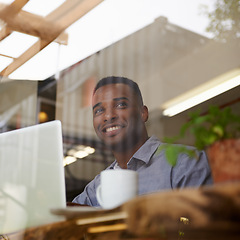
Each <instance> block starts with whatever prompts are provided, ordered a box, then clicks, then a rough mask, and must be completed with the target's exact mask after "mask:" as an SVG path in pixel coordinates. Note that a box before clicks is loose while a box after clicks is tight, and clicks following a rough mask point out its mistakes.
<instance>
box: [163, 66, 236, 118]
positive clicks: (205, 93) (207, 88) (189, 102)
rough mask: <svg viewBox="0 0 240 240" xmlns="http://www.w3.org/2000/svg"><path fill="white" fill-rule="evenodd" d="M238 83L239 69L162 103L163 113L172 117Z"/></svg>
mask: <svg viewBox="0 0 240 240" xmlns="http://www.w3.org/2000/svg"><path fill="white" fill-rule="evenodd" d="M233 76H234V77H233ZM226 78H227V80H226ZM238 85H240V69H237V70H234V71H232V72H230V73H227V74H224V75H222V76H220V77H219V78H217V79H214V80H212V81H210V82H209V83H207V84H204V85H202V86H200V87H198V88H195V89H193V90H191V91H189V92H187V93H186V94H184V95H182V96H180V97H178V98H175V99H173V100H171V101H169V102H167V103H165V104H163V105H162V108H163V109H164V110H163V115H164V116H169V117H172V116H174V115H176V114H178V113H180V112H183V111H185V110H187V109H189V108H191V107H193V106H196V105H198V104H200V103H202V102H204V101H207V100H209V99H211V98H213V97H215V96H217V95H220V94H221V93H223V92H226V91H228V90H230V89H232V88H234V87H236V86H238Z"/></svg>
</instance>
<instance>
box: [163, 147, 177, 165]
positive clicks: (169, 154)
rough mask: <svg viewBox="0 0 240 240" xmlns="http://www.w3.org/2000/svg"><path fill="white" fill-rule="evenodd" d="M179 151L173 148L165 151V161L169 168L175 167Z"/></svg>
mask: <svg viewBox="0 0 240 240" xmlns="http://www.w3.org/2000/svg"><path fill="white" fill-rule="evenodd" d="M178 154H179V151H178V149H177V148H174V147H168V148H167V149H166V150H165V155H166V159H167V161H168V162H169V164H170V165H171V166H175V165H176V163H177V158H178Z"/></svg>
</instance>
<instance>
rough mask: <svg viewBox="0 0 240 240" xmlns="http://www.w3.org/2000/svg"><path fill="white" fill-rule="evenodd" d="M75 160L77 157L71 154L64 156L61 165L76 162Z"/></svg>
mask: <svg viewBox="0 0 240 240" xmlns="http://www.w3.org/2000/svg"><path fill="white" fill-rule="evenodd" d="M76 161H77V159H76V158H75V157H73V156H66V157H65V158H64V160H63V166H66V165H69V164H71V163H73V162H76Z"/></svg>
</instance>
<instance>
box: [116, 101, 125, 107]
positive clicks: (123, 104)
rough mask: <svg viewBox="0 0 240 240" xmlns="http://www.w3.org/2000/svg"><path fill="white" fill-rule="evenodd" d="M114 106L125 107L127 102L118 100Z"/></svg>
mask: <svg viewBox="0 0 240 240" xmlns="http://www.w3.org/2000/svg"><path fill="white" fill-rule="evenodd" d="M116 107H119V108H125V107H127V103H125V102H119V103H117V104H116Z"/></svg>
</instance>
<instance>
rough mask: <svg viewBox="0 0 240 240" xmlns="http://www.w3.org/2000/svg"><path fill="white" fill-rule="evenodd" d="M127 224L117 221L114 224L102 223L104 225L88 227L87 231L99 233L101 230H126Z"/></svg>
mask: <svg viewBox="0 0 240 240" xmlns="http://www.w3.org/2000/svg"><path fill="white" fill-rule="evenodd" d="M126 229H127V224H126V223H118V224H114V225H104V226H97V227H90V228H88V230H87V231H88V233H101V232H112V231H121V230H126Z"/></svg>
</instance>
